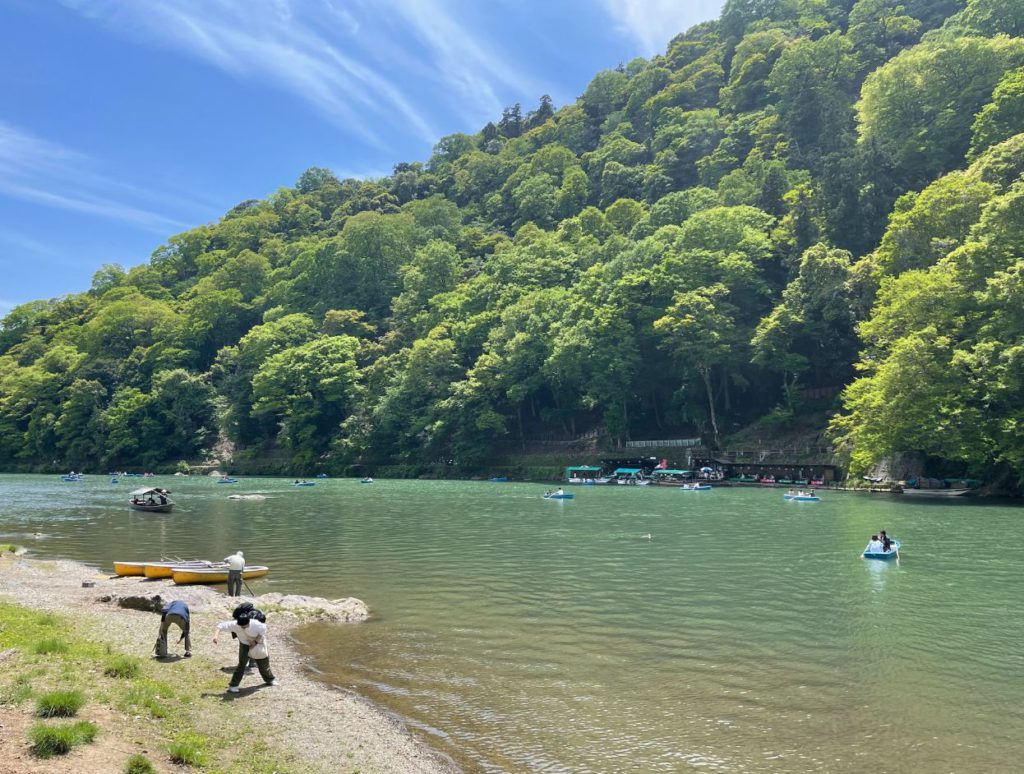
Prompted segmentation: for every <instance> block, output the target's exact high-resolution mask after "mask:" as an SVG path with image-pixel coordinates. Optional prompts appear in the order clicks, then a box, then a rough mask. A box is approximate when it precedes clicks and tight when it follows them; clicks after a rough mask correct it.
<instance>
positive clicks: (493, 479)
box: [490, 476, 508, 484]
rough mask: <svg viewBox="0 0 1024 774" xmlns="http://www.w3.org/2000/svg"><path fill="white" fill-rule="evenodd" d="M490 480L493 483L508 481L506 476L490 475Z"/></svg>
mask: <svg viewBox="0 0 1024 774" xmlns="http://www.w3.org/2000/svg"><path fill="white" fill-rule="evenodd" d="M490 481H491V482H492V483H494V484H505V483H507V482H508V476H491V478H490Z"/></svg>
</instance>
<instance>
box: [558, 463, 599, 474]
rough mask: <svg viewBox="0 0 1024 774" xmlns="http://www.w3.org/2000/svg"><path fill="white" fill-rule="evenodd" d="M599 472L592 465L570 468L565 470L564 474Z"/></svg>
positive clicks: (597, 468)
mask: <svg viewBox="0 0 1024 774" xmlns="http://www.w3.org/2000/svg"><path fill="white" fill-rule="evenodd" d="M600 470H601V468H599V467H596V466H594V465H574V466H573V467H571V468H566V469H565V472H566V473H578V472H584V473H597V472H599V471H600Z"/></svg>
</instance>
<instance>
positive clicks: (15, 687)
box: [0, 672, 35, 704]
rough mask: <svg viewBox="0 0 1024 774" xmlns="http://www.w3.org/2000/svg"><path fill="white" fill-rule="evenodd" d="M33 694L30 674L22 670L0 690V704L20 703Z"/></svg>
mask: <svg viewBox="0 0 1024 774" xmlns="http://www.w3.org/2000/svg"><path fill="white" fill-rule="evenodd" d="M34 694H35V691H33V690H32V675H30V674H27V673H25V672H22V673H21V674H19V675H16V676H15V678H14V681H13V682H12V683H11V684H10V685H9V686H7V687H5V688H4V689H3V690H2V691H0V704H21V703H22V702H23V701H27V700H28V699H31V698H32V696H33V695H34Z"/></svg>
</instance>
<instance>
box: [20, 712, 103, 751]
mask: <svg viewBox="0 0 1024 774" xmlns="http://www.w3.org/2000/svg"><path fill="white" fill-rule="evenodd" d="M98 730H99V729H97V728H96V725H95V724H93V723H90V722H89V721H88V720H79V721H78V722H77V723H71V724H64V725H59V726H53V725H47V724H45V723H36V724H35V725H34V726H32V728H30V729H29V730H28V739H29V741H30V742H31V743H32V754H33V755H34V756H36V757H37V758H52V757H53V756H55V755H66V754H67V753H69V752H70V751H71V748H72V747H74V746H75V745H79V744H88V743H89V742H91V741H92V740H93V739H95V738H96V732H97V731H98Z"/></svg>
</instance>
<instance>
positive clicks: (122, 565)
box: [114, 562, 146, 576]
mask: <svg viewBox="0 0 1024 774" xmlns="http://www.w3.org/2000/svg"><path fill="white" fill-rule="evenodd" d="M145 569H146V563H145V562H114V574H116V575H121V576H125V575H145V574H146V573H145Z"/></svg>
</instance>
